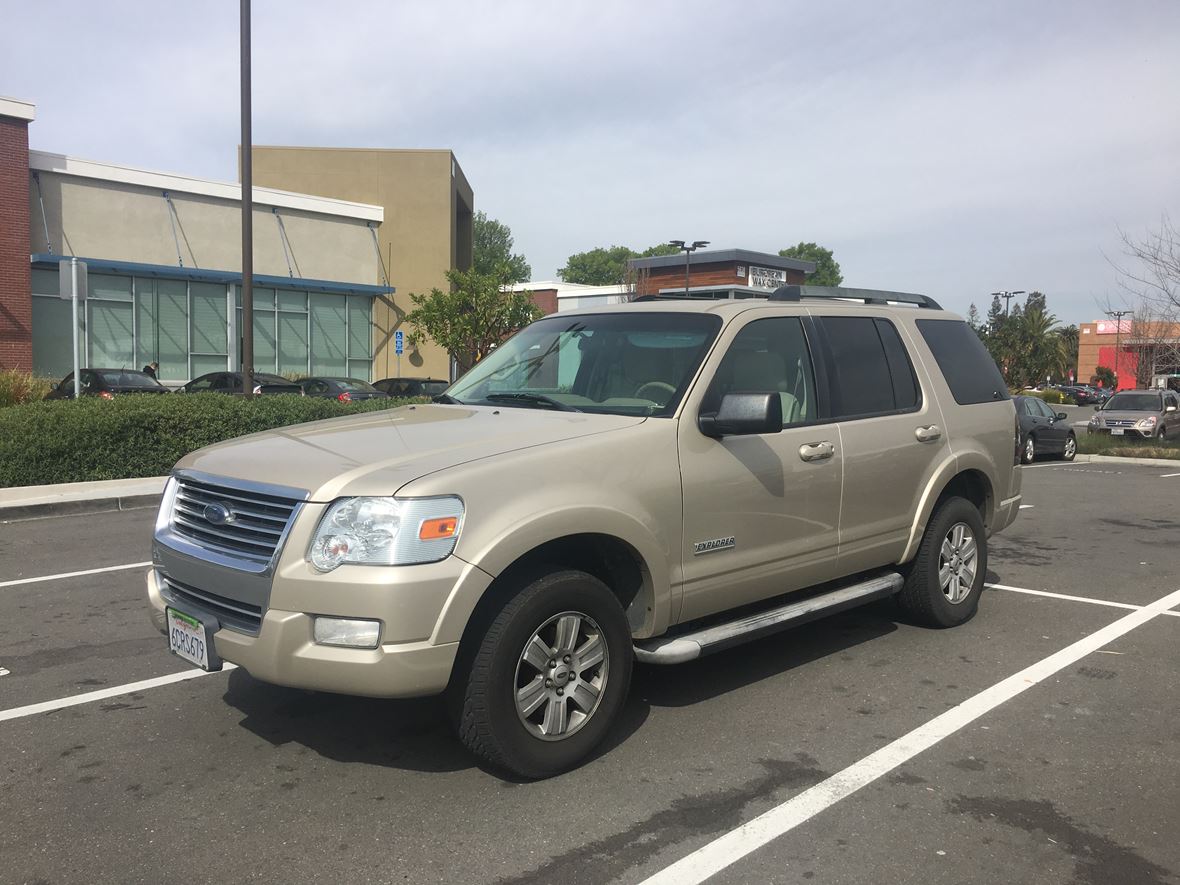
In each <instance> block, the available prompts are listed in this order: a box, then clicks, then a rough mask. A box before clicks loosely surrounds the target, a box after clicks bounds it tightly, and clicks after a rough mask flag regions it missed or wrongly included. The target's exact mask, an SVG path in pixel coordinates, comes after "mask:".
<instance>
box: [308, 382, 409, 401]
mask: <svg viewBox="0 0 1180 885" xmlns="http://www.w3.org/2000/svg"><path fill="white" fill-rule="evenodd" d="M299 386H300V387H302V388H303V394H304V396H322V397H327V398H329V399H335V400H339V401H340V402H342V403H349V402H356V401H359V400H366V399H389V394H388V393H383V392H381V391H380V390H378V389H377V388H376V387H374V386H373V385H372V384H370V383H369V382H368V381H361V380H360V379H358V378H304V379H303V380H302V381H300V382H299Z"/></svg>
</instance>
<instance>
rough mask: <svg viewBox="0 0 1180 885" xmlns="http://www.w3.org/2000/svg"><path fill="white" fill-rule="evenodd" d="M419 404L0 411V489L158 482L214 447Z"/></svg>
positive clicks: (141, 401)
mask: <svg viewBox="0 0 1180 885" xmlns="http://www.w3.org/2000/svg"><path fill="white" fill-rule="evenodd" d="M423 401H424V400H420V399H419V400H394V399H381V400H366V401H364V402H355V403H341V402H337V401H336V400H333V399H326V398H318V397H315V398H313V397H302V396H294V395H283V396H262V397H257V398H254V399H246V398H244V397H237V396H226V395H224V394H216V393H201V394H183V395H180V394H172V395H168V396H120V397H116V398H115V399H113V400H109V401H108V400H102V399H97V398H94V399H91V398H84V399H82V400H78V401H73V400H51V401H49V402H34V403H25V404H23V405H17V406H12V407H11V408H7V409H3V410H0V487H8V486H24V485H42V484H52V483H61V482H85V481H88V480H98V479H129V478H132V477H139V476H162V475H164V474H166V473H168V471H169V470H171V469H172V465H173V464H175V463H176V462H177V461H178V460H180V459H181V458H182V457H184V456H185V455H187V454H188V453H189V452H191V451H193V450H194V449H199V448H201V447H202V446H207V445H210V444H212V443H215V442H221V441H222V440H226V439H233V438H234V437H238V436H244V435H245V434H247V433H255V432H257V431H260V430H269V429H270V428H272V427H284V426H286V425H290V424H301V423H303V422H306V421H318V420H321V419H324V418H338V417H341V416H343V415H353V414H356V413H358V412H372V411H378V410H380V409H389V408H393V407H395V406H400V405H404V404H406V403H408V402H423Z"/></svg>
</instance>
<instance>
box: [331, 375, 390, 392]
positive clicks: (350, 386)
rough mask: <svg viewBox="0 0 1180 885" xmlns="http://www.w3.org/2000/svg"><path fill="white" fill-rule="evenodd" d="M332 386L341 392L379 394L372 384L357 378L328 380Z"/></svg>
mask: <svg viewBox="0 0 1180 885" xmlns="http://www.w3.org/2000/svg"><path fill="white" fill-rule="evenodd" d="M328 380H329V381H331V382H332V383H333V384H335V385H336V386H337V387H339V388H340V389H341V390H347V391H350V392H351V393H379V392H380V391H378V390H377V388H376V387H374V386H373V385H372V384H370V383H369V382H368V381H361V380H360V379H359V378H329V379H328Z"/></svg>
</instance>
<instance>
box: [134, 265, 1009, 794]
mask: <svg viewBox="0 0 1180 885" xmlns="http://www.w3.org/2000/svg"><path fill="white" fill-rule="evenodd" d="M439 399H440V401H439V402H438V403H437V404H433V405H419V406H406V407H403V408H399V409H395V410H391V411H387V412H376V413H368V414H364V415H357V416H353V417H348V418H342V419H336V420H331V421H322V422H317V423H313V424H306V425H302V426H299V427H287V428H283V429H281V430H275V431H271V432H267V433H260V434H255V435H253V436H248V437H244V438H242V439H238V440H234V441H231V442H227V443H222V444H220V445H215V446H212V447H210V448H207V449H203V450H201V451H198V452H195V453H194V454H192V455H189V456H188V457H186V458H184V459H183V460H182V461H181V462H180V463H179V464H178V465H177V466H176V469H175V471H174V475H173V477H172V479H171V480H170V482H169V483H168V487H167V490H166V492H165V495H164V499H163V503H162V506H161V509H160V514H159V518H158V521H157V524H156V529H155V540H154V544H153V560H154V565H153V567H152V569H151V570H150V572H149V573H148V596H149V600H150V603H151V611H152V616H153V619H154V621H155V623H156V624H157V625H158V626H159V628H160V629H161V630H163V631H164V632H166V634H167V635H168V641H169V647H170V648H171V649H172V650H173V651H174V652H175V653H176V654H179V655H181V656H182V657H184V658H186V659H188V660H190V661H192V662H193V663H195V664H197V665H198V666H201V667H206V668H212V669H215V668H217V667H219V666H221V661H223V660H224V661H232V662H234V663H236V664H239V665H241V666H242V667H245V668H246V670H248V671H249V672H250V673H251V674H252V675H253V676H255V677H256V678H258V679H261V680H265V681H268V682H274V683H279V684H283V685H292V686H300V687H303V688H308V689H319V690H325V691H335V692H346V693H352V694H361V695H373V696H381V697H407V696H413V695H427V694H434V693H443V692H445V693H446V695H447V698H448V701H449V706H450V709H451V711H452V713H453V716H454V720H455V723H456V726H457V729H458V733H459V736H460V738H461V739H462V741H463V742H464V743H465V744H466V745H467V746H468V747H469V748H470V749H471V750H473V751H474V752H475V753H477V754H479V755H481V756H482V757H484V758H485V759H487V760H488V761H490V762H492V763H494V764H496V765H499V766H502V767H504V768H506V769H509V770H511V771H513V772H516V773H518V774H521V775H525V776H529V777H542V776H546V775H550V774H553V773H556V772H559V771H562V770H564V769H567V768H569V767H571V766H574V765H576V764H577V763H578V762H579V761H580V760H582V759H583V758H585V756H586V755H587V754H588V753H589V752H590V751H591V750H592V749H593V748H594V746H595V745H596V744H598V743H599V742H600V741H601V740H602V738H603V737H604V735H605V734H606V733H607V731H608V730H609V729H610V727H611V724H612V722H613V721H614V720H615V719H616V718H617V716H618V713H619V711H620V709H621V708H622V706H623V703H624V700H625V698H626V694H627V689H628V684H629V682H630V678H631V669H632V663H633V661H635V660H639V661H642V662H646V663H651V664H674V663H679V662H681V661H687V660H691V659H693V658H696V657H699V656H701V655H704V654H707V653H709V652H713V651H716V650H718V649H723V648H726V647H728V646H731V645H734V644H736V643H738V642H741V641H744V640H747V639H751V638H754V637H758V636H763V635H765V634H767V633H769V632H772V631H774V630H778V629H781V628H783V627H785V626H789V625H792V624H797V623H800V622H802V621H805V620H808V619H811V618H814V617H817V616H819V615H821V614H826V613H830V612H835V611H839V610H841V609H845V608H848V607H850V606H853V605H858V604H861V603H864V602H868V601H870V600H873V599H878V598H882V597H886V596H896V597H897V598H898V600H899V601H900V603H901V606H902V607H903V608H904V610H905V611H906V612H908V614H909V616H910V617H912V618H913V619H914V620H916V621H918V622H920V623H922V624H926V625H929V626H934V627H946V626H952V625H955V624H961V623H963V622H964V621H966V620H968V619H969V618H971V617H972V615H974V613H975V611H976V607H977V606H978V604H979V598H980V594H981V591H982V589H983V581H984V573H985V571H986V568H987V539H988V536H989V535H990V534H991V533H992V532H996V531H999V530H1001V529H1003V528H1004V527H1006V526H1007V525H1008V524H1010V523H1011V522H1012V520H1013V519H1015V517H1016V514H1017V512H1018V508H1019V503H1020V474H1019V471H1018V470H1017V469H1016V467H1015V464H1016V462H1017V461H1018V459H1019V452H1018V449H1017V443H1018V437H1017V428H1016V421H1015V412H1014V409H1013V406H1012V403H1011V401H1010V399H1009V397H1008V393H1007V390H1006V389H1005V386H1004V383H1003V380H1002V379H1001V378H1000V375H999V372H998V371H997V370H996V367H995V364H994V363H993V362H992V360H991V359H990V358H989V357H988V356H987V353H986V351H985V350H984V349H983V347H982V345H981V344H980V342H979V340H978V339H977V338H976V336H975V333H974V332H972V331H971V329H970V328H968V327H967V325H966V324H965V323H963V322H962V321H961V320H959V319H957V318H956V317H953V316H951V315H949V314H947V313H945V312H943V311H942V310H941V309H939V307H938V305H937V304H935V303H934V302H933V301H931V300H930V299H928V298H925V297H923V296H915V295H904V294H899V293H883V292H871V291H865V290H852V289H821V288H815V287H799V286H789V287H784V288H782V289H779V290H778V291H776V292H775V293H774V294H773V295H771V296H770V297H769V298H768V299H765V300H762V299H750V300H740V301H686V300H683V299H681V300H679V301H672V300H645V299H641V300H640V301H639V302H636V303H632V304H629V305H623V306H612V307H609V308H602V309H597V310H583V311H576V312H571V313H561V314H556V315H553V316H550V317H547V318H545V319H542V320H540V321H538V322H536V323H534V324H533V325H531V326H529V327H528V328H526V329H524V330H523V331H521V332H520V333H518V334H517V335H516V336H514V337H513V338H512V339H510V340H509V341H507V342H505V343H504V344H503V345H501V346H500V347H498V348H497V349H496V350H495V351H494V352H493V353H492V354H491V355H490V356H488V357H487V358H486V359H484V360H483V361H482V362H480V363H479V364H478V365H476V366H475V368H473V369H472V370H471V371H470V372H468V373H467V374H466V375H465V376H464V377H463V378H461V379H460V380H459V381H457V382H456V383H455V384H454V385H452V386H451V387H450V388H449V389H448V391H447V393H446V394H444V395H443V396H442V397H440V398H439Z"/></svg>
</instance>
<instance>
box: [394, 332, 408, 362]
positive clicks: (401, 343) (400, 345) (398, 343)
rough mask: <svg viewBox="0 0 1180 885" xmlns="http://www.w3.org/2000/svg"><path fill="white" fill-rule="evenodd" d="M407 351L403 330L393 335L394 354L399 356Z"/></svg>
mask: <svg viewBox="0 0 1180 885" xmlns="http://www.w3.org/2000/svg"><path fill="white" fill-rule="evenodd" d="M405 349H406V334H405V332H403V331H402V330H401V329H398V330H397V331H396V332H394V333H393V352H394V353H395V354H397V355H398V356H401V355H402V352H403V351H405Z"/></svg>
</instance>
